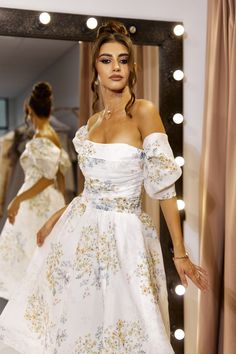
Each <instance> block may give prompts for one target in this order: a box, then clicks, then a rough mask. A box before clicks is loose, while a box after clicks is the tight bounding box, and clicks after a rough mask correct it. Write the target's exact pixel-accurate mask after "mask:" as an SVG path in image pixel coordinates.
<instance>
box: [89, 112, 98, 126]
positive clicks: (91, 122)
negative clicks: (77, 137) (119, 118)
mask: <svg viewBox="0 0 236 354" xmlns="http://www.w3.org/2000/svg"><path fill="white" fill-rule="evenodd" d="M98 118H99V112H98V113H95V114H93V115H92V116H91V117H90V118H89V119H88V122H87V126H88V130H90V129H91V128H92V126H93V125H94V124H95V123H96V122H97V120H98Z"/></svg>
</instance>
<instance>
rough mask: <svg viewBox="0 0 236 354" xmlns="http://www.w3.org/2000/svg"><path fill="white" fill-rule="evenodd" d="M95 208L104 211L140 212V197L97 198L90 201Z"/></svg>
mask: <svg viewBox="0 0 236 354" xmlns="http://www.w3.org/2000/svg"><path fill="white" fill-rule="evenodd" d="M92 204H93V205H94V207H95V208H96V209H101V210H106V211H109V210H110V211H116V212H119V213H124V212H126V213H139V212H140V207H141V206H140V197H134V198H125V197H117V198H115V197H114V198H105V197H103V198H97V199H94V200H93V201H92Z"/></svg>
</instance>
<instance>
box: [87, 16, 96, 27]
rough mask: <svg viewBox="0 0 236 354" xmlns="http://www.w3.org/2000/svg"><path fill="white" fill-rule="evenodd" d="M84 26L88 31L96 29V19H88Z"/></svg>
mask: <svg viewBox="0 0 236 354" xmlns="http://www.w3.org/2000/svg"><path fill="white" fill-rule="evenodd" d="M86 25H87V27H88V28H89V29H94V28H96V27H97V25H98V21H97V20H96V18H94V17H90V18H89V19H88V20H87V22H86Z"/></svg>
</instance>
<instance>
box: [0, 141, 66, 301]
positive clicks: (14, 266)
mask: <svg viewBox="0 0 236 354" xmlns="http://www.w3.org/2000/svg"><path fill="white" fill-rule="evenodd" d="M20 161H21V165H22V167H23V170H24V173H25V181H24V183H23V185H22V187H21V189H20V190H19V192H18V194H21V193H22V192H24V191H25V190H28V189H29V188H30V187H32V186H33V185H34V184H35V183H36V182H37V181H38V180H39V179H40V178H41V177H46V178H48V179H53V178H55V177H56V174H57V170H58V167H59V168H60V170H61V171H62V172H63V173H64V172H65V171H66V169H67V168H68V167H69V166H70V162H69V158H68V156H67V154H66V152H65V151H64V150H63V149H60V148H58V147H57V146H56V145H55V144H53V143H52V142H51V141H50V140H49V139H47V138H35V139H32V140H31V141H29V142H28V143H27V144H26V149H25V150H24V152H23V154H22V155H21V159H20ZM63 206H64V198H63V196H62V194H61V193H60V192H59V191H58V190H56V189H55V187H54V186H53V185H51V186H49V187H47V188H45V189H44V190H43V191H42V192H41V193H39V194H37V195H36V196H35V197H33V198H31V199H27V200H25V201H24V202H22V203H21V204H20V209H19V212H18V214H17V216H16V219H15V223H14V225H11V224H10V223H9V221H8V220H7V221H6V223H5V226H4V228H3V230H2V233H1V236H0V297H3V298H6V299H9V297H10V294H11V292H12V291H13V290H14V289H15V287H16V286H17V285H18V283H19V282H21V280H22V277H23V276H24V274H25V271H26V268H27V266H28V264H29V261H30V259H31V258H32V253H33V251H34V250H35V248H36V232H37V231H38V230H39V229H40V227H41V226H42V225H43V224H44V223H45V221H46V220H47V219H48V218H49V217H50V216H51V215H52V214H53V213H54V212H55V211H57V210H58V209H59V208H61V207H63Z"/></svg>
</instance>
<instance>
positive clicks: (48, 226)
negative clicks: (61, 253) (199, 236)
mask: <svg viewBox="0 0 236 354" xmlns="http://www.w3.org/2000/svg"><path fill="white" fill-rule="evenodd" d="M53 226H54V223H53V222H52V219H51V218H50V219H49V220H48V221H47V222H46V223H45V224H44V225H43V226H42V227H41V229H40V230H39V231H38V232H37V245H38V246H39V247H41V246H42V245H43V243H44V240H45V238H46V237H47V236H48V235H49V234H50V232H51V231H52V229H53Z"/></svg>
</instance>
